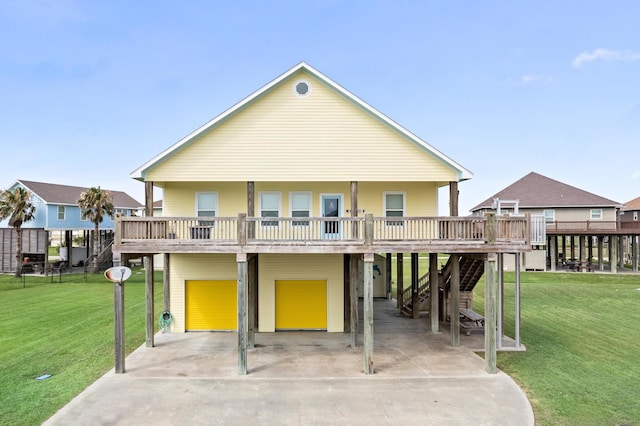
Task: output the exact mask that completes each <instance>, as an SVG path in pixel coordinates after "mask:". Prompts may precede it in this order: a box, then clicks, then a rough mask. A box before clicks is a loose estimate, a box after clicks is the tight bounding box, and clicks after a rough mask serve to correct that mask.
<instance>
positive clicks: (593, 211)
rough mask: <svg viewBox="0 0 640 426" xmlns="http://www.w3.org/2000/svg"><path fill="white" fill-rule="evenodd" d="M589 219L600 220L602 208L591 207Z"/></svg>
mask: <svg viewBox="0 0 640 426" xmlns="http://www.w3.org/2000/svg"><path fill="white" fill-rule="evenodd" d="M596 212H597V213H596ZM589 220H602V209H591V212H590V213H589Z"/></svg>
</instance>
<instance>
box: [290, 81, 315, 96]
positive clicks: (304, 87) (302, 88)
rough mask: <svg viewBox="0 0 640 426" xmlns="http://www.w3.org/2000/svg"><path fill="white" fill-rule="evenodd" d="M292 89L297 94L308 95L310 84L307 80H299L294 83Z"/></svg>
mask: <svg viewBox="0 0 640 426" xmlns="http://www.w3.org/2000/svg"><path fill="white" fill-rule="evenodd" d="M293 90H294V92H295V93H296V95H298V96H302V97H304V96H309V93H311V84H309V82H308V81H307V80H299V81H296V82H295V83H294V85H293Z"/></svg>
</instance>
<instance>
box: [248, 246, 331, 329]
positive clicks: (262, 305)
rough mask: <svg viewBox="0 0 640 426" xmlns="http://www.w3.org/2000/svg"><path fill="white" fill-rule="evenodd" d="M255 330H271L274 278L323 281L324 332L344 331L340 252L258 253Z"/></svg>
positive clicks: (273, 307)
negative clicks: (325, 327)
mask: <svg viewBox="0 0 640 426" xmlns="http://www.w3.org/2000/svg"><path fill="white" fill-rule="evenodd" d="M258 261H259V269H260V278H259V283H258V294H259V295H260V296H259V299H260V300H259V306H258V315H259V319H258V323H259V331H261V332H272V331H275V314H276V311H275V282H276V280H322V281H325V280H326V282H327V331H329V332H342V331H344V286H343V283H344V275H343V274H344V266H343V264H344V262H343V257H342V255H340V254H337V255H335V254H296V255H286V254H261V255H260V256H259V257H258Z"/></svg>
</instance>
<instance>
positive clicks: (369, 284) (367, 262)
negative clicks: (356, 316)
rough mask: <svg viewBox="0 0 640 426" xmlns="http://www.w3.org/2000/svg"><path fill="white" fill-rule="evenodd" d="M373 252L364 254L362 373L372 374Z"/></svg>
mask: <svg viewBox="0 0 640 426" xmlns="http://www.w3.org/2000/svg"><path fill="white" fill-rule="evenodd" d="M373 258H374V255H373V253H366V254H365V255H364V274H363V275H364V302H363V303H364V374H373V373H374V368H373Z"/></svg>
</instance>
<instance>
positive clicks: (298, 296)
mask: <svg viewBox="0 0 640 426" xmlns="http://www.w3.org/2000/svg"><path fill="white" fill-rule="evenodd" d="M326 329H327V281H325V280H295V281H294V280H277V281H276V330H326Z"/></svg>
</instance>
